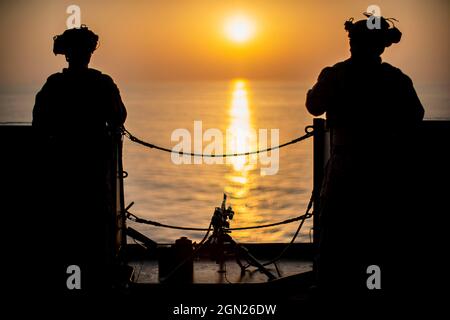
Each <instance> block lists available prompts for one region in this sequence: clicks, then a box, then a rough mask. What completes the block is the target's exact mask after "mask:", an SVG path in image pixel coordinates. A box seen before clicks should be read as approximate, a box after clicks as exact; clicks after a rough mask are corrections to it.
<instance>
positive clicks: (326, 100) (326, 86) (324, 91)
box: [306, 67, 335, 116]
mask: <svg viewBox="0 0 450 320" xmlns="http://www.w3.org/2000/svg"><path fill="white" fill-rule="evenodd" d="M334 95H335V94H334V72H333V68H331V67H326V68H325V69H323V70H322V72H321V73H320V75H319V77H318V79H317V83H316V84H315V85H314V86H313V87H312V89H310V90H309V91H308V93H307V94H306V109H307V110H308V111H309V113H311V114H312V115H314V116H320V115H322V114H324V113H325V112H327V110H328V108H329V106H330V104H331V103H332V101H333V99H334Z"/></svg>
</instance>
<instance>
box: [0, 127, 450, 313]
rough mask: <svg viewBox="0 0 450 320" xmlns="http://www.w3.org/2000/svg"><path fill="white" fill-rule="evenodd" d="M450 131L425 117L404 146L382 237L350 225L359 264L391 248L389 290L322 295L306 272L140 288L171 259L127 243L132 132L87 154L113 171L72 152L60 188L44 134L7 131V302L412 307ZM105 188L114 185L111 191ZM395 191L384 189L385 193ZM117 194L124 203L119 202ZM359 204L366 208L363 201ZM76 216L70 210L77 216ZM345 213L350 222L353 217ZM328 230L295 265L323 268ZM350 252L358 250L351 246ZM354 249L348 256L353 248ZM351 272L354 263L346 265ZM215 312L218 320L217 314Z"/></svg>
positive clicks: (440, 207) (319, 174)
mask: <svg viewBox="0 0 450 320" xmlns="http://www.w3.org/2000/svg"><path fill="white" fill-rule="evenodd" d="M314 126H315V131H314V132H315V133H314V189H315V191H316V192H315V195H316V197H315V202H314V207H315V208H316V207H318V206H319V201H320V198H319V197H318V194H319V193H318V191H319V190H320V187H321V183H322V179H323V175H324V166H325V163H326V160H327V158H328V150H329V147H328V133H327V131H326V129H325V123H324V120H323V119H316V120H315V121H314ZM449 136H450V122H449V121H424V122H423V123H422V124H421V126H420V128H418V130H417V131H415V132H414V133H413V134H412V135H410V136H409V137H407V138H405V141H404V143H403V144H402V145H401V146H400V145H399V146H398V147H399V148H401V150H402V152H401V155H402V157H401V159H398V160H397V161H396V163H398V164H399V166H398V167H397V169H398V170H399V171H397V172H398V174H397V175H396V178H395V180H392V181H386V184H389V188H388V189H386V190H392V186H393V185H394V186H395V190H394V191H395V192H396V199H398V202H397V203H388V202H385V199H383V198H380V199H379V201H380V204H382V205H379V204H377V206H376V207H377V208H379V207H381V208H385V209H386V210H385V211H384V210H383V211H380V212H379V214H378V215H377V216H376V217H373V219H376V221H374V223H373V224H372V225H370V224H369V225H366V226H365V227H366V228H368V229H367V232H370V233H371V235H373V236H374V237H375V238H372V239H371V241H370V243H369V244H367V243H364V242H362V241H359V242H353V243H352V236H351V235H352V230H353V229H354V228H359V227H361V226H360V225H358V222H357V221H351V220H348V221H347V224H348V229H347V230H343V232H346V233H349V236H348V241H349V243H348V246H349V247H351V248H352V250H353V251H354V257H352V260H356V261H357V260H358V257H364V259H367V258H368V259H369V260H370V252H367V248H368V246H369V248H372V249H373V246H378V247H377V248H381V249H382V250H381V251H379V250H378V249H377V255H381V261H383V264H382V265H380V268H381V290H369V289H365V290H363V291H361V292H352V291H350V292H349V288H347V287H346V285H345V280H344V279H340V281H338V282H337V283H339V284H340V286H339V287H335V288H333V289H332V292H331V294H329V293H328V292H327V293H324V292H320V290H317V289H316V284H317V283H316V277H315V273H314V272H313V271H305V270H303V272H301V273H299V274H297V275H289V276H286V277H281V278H278V279H276V280H273V281H269V282H266V281H261V282H258V283H235V284H229V283H227V282H224V283H203V284H201V283H195V281H194V283H184V284H183V283H181V282H178V283H177V282H175V283H164V284H162V283H159V282H158V281H155V282H154V283H142V282H139V283H136V282H133V273H132V267H133V266H134V267H136V265H137V264H136V263H137V262H138V263H149V264H151V263H154V262H151V261H157V259H158V258H160V257H161V254H163V253H164V246H160V247H159V249H156V247H155V246H153V244H152V243H151V242H147V243H145V239H144V241H143V243H144V246H136V245H129V244H127V243H126V236H125V231H126V227H127V226H126V219H125V218H126V217H125V208H124V207H125V203H126V201H125V199H124V198H123V171H122V161H121V155H122V147H121V146H122V141H121V136H120V135H118V136H116V135H109V136H108V135H107V136H105V137H104V139H105V140H104V143H103V145H104V148H102V149H101V150H96V151H95V152H94V150H89V152H91V153H90V154H89V155H86V154H83V157H81V158H84V159H86V158H89V157H92V159H93V161H94V160H95V158H96V159H99V158H101V159H105V155H106V159H109V161H108V162H102V163H101V164H99V163H97V165H98V166H100V167H101V166H104V168H103V169H102V170H103V171H101V172H103V173H106V174H103V175H100V176H99V175H96V174H95V173H96V172H97V173H98V170H99V168H100V167H98V166H97V167H96V166H94V167H92V166H90V165H88V164H87V163H86V162H79V163H78V164H77V162H76V161H73V159H77V156H80V153H81V152H86V150H75V149H70V148H69V150H70V154H67V157H73V158H71V160H70V161H69V160H68V161H67V164H68V167H67V172H77V174H76V175H73V174H67V175H66V174H65V170H64V163H59V164H58V166H57V167H58V168H59V169H60V170H62V171H61V173H60V174H61V179H60V182H59V183H60V184H59V185H58V186H54V185H49V184H48V182H49V181H48V180H47V177H48V172H47V170H51V166H49V164H48V163H42V154H41V153H42V149H41V148H37V146H39V143H38V142H37V141H36V137H37V136H36V134H35V132H34V131H33V128H32V127H31V126H30V125H13V124H5V125H1V126H0V144H1V150H2V157H1V159H2V168H3V171H4V176H3V178H2V180H1V181H2V190H3V192H2V200H3V205H2V220H3V223H2V233H1V237H2V238H1V243H2V250H1V257H2V261H3V263H2V270H1V272H2V276H3V280H2V289H1V290H2V293H3V294H4V296H5V295H6V296H7V299H8V301H12V302H18V303H22V304H23V303H25V304H27V303H33V302H37V301H46V303H47V304H45V303H44V304H41V306H47V307H48V308H49V309H48V310H51V309H52V308H53V307H52V304H54V303H55V302H54V301H57V300H61V299H62V300H63V301H64V302H65V303H68V304H71V303H72V302H73V301H77V302H79V301H83V302H86V301H91V302H94V303H95V304H100V302H99V301H101V300H102V301H103V300H104V299H105V298H107V300H108V299H109V300H108V301H118V302H121V303H123V304H117V305H111V304H108V305H107V306H106V308H107V309H108V308H109V309H118V310H123V309H126V311H127V312H128V313H132V312H133V311H142V310H143V309H145V313H146V314H148V315H155V314H157V313H159V314H162V316H160V317H159V318H161V319H164V318H165V316H164V315H170V314H171V312H172V311H173V308H174V307H175V306H177V305H180V304H184V305H187V304H189V305H208V306H216V308H217V305H218V304H222V305H225V304H247V305H250V304H277V306H278V309H277V313H276V315H275V316H272V317H267V318H268V319H269V318H270V319H273V318H278V319H298V318H299V317H298V316H295V315H296V314H297V315H299V316H300V315H302V314H305V312H307V311H309V312H313V313H318V312H320V311H323V310H325V309H326V306H330V305H332V304H336V305H338V306H339V307H340V308H343V309H345V308H352V306H354V305H356V304H360V303H367V304H369V305H372V306H373V305H377V306H380V303H382V304H390V305H394V306H395V305H398V304H400V300H399V299H403V298H406V301H408V303H411V301H414V300H415V299H420V297H422V296H423V295H424V292H426V291H424V289H423V288H424V287H423V286H424V285H427V283H428V282H430V281H432V280H430V275H431V272H430V271H431V270H430V267H429V266H430V265H431V262H430V260H432V257H430V255H429V252H431V251H430V250H431V249H432V248H433V247H435V243H434V241H432V240H430V239H433V238H430V237H429V235H430V234H433V229H434V224H435V221H436V220H435V219H436V216H437V215H439V214H445V213H446V212H448V210H447V211H445V210H446V207H447V208H448V205H447V204H446V203H445V199H446V196H448V191H449V190H448V183H446V181H442V179H443V177H445V176H448V171H449V170H448V163H450V161H449V160H450V159H449V155H448V152H447V150H448V137H449ZM60 161H63V160H61V159H60ZM94 163H95V161H94ZM72 166H79V167H78V168H73V167H72ZM99 181H101V183H99ZM442 182H444V183H442ZM105 185H107V186H108V188H109V189H105V187H104V186H105ZM385 187H386V185H385V184H384V183H382V184H380V185H377V186H374V188H385ZM55 190H56V191H55ZM111 190H114V192H111ZM111 194H112V195H114V196H113V197H110V196H108V195H111ZM62 195H63V196H64V197H63V199H64V201H63V202H62V201H61V198H59V199H57V198H55V197H56V196H58V197H61V196H62ZM387 197H390V195H387ZM357 200H358V199H356V201H355V203H359V202H358V201H357ZM351 205H352V203H349V206H351ZM55 206H56V207H55ZM73 208H76V211H77V212H78V210H79V214H75V215H74V214H73V213H74V209H73ZM393 208H394V209H395V210H394V209H393ZM361 210H362V211H363V210H364V209H363V208H361ZM66 212H70V213H71V215H70V216H69V217H70V218H68V217H67V215H66V214H65V213H66ZM57 213H58V214H57ZM341 215H342V219H346V213H345V212H342V213H341ZM319 230H320V225H319V221H318V219H316V216H314V235H315V238H314V242H313V243H311V244H298V245H295V246H293V247H292V248H291V249H289V252H287V253H286V257H285V258H286V260H291V262H287V264H289V263H291V265H295V263H293V264H292V261H294V262H295V261H306V262H308V261H309V263H310V264H311V265H312V262H313V260H314V257H315V256H316V255H317V250H318V247H317V238H316V235H317V234H318V233H319ZM356 240H357V239H355V241H356ZM342 245H343V246H347V244H346V243H343V244H342ZM247 248H248V249H249V250H250V251H251V252H252V253H253V254H254V255H255V256H256V257H257V258H258V259H261V260H262V261H264V260H265V259H270V257H273V255H275V254H276V253H278V252H280V251H281V249H282V246H279V245H275V244H255V245H251V244H248V245H247ZM343 251H344V252H345V253H346V254H348V252H349V251H348V250H347V248H343ZM337 255H338V253H337ZM378 258H379V257H378ZM142 261H143V262H142ZM367 262H368V263H370V261H367ZM231 263H234V262H230V264H231ZM70 264H76V265H80V267H81V270H82V288H81V290H68V289H67V285H66V281H67V278H68V273H67V267H68V265H70ZM281 264H282V263H281ZM346 265H347V261H345V259H344V258H343V260H342V268H345V266H346ZM127 266H128V267H127ZM129 266H131V268H130V267H129ZM349 267H351V265H350V266H349ZM154 270H157V269H154ZM358 272H361V281H362V282H363V283H365V281H366V279H367V277H368V274H367V273H366V270H359V271H358ZM135 278H136V277H135ZM111 299H112V300H111ZM50 301H52V302H50ZM138 302H139V303H138ZM47 307H46V308H45V309H46V310H47ZM80 308H81V307H80ZM19 311H20V310H19ZM216 311H217V310H216ZM49 312H50V311H49ZM209 316H211V317H210V318H214V317H213V315H212V314H210V315H209ZM159 318H158V319H159ZM175 319H176V318H175Z"/></svg>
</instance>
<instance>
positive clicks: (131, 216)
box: [127, 212, 312, 231]
mask: <svg viewBox="0 0 450 320" xmlns="http://www.w3.org/2000/svg"><path fill="white" fill-rule="evenodd" d="M311 217H312V213H309V212H308V213H305V214H302V215H300V216H298V217H295V218H290V219H286V220H283V221H279V222H274V223H268V224H262V225H256V226H247V227H240V228H224V230H226V231H241V230H249V229H262V228H270V227H275V226H279V225H282V224H288V223H292V222H295V221H300V220H306V219H309V218H311ZM127 218H128V219H129V220H131V221H134V222H136V223H142V224H149V225H152V226H155V227H161V228H168V229H177V230H188V231H208V229H207V228H196V227H181V226H174V225H170V224H164V223H161V222H157V221H152V220H146V219H142V218H139V217H138V216H136V215H134V214H132V213H130V212H128V215H127Z"/></svg>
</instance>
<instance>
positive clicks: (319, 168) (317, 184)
mask: <svg viewBox="0 0 450 320" xmlns="http://www.w3.org/2000/svg"><path fill="white" fill-rule="evenodd" d="M313 125H314V142H313V161H314V163H313V188H314V189H313V190H314V191H313V192H314V193H313V201H314V206H313V212H314V216H313V232H314V233H313V243H314V244H315V245H317V244H318V243H319V234H320V222H319V208H320V189H321V187H322V180H323V177H324V169H325V155H326V153H325V147H326V145H327V143H326V141H325V120H324V119H321V118H315V119H314V122H313Z"/></svg>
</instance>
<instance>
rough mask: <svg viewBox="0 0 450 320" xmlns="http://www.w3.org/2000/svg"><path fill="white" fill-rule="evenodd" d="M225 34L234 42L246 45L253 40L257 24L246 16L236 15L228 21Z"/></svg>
mask: <svg viewBox="0 0 450 320" xmlns="http://www.w3.org/2000/svg"><path fill="white" fill-rule="evenodd" d="M225 34H226V36H227V37H228V39H230V40H231V41H233V42H236V43H245V42H248V41H249V40H251V39H252V38H253V36H254V34H255V24H254V22H253V21H252V20H251V19H250V18H248V17H246V16H245V15H242V14H240V15H235V16H232V17H230V18H228V19H227V20H226V22H225Z"/></svg>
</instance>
